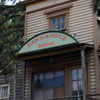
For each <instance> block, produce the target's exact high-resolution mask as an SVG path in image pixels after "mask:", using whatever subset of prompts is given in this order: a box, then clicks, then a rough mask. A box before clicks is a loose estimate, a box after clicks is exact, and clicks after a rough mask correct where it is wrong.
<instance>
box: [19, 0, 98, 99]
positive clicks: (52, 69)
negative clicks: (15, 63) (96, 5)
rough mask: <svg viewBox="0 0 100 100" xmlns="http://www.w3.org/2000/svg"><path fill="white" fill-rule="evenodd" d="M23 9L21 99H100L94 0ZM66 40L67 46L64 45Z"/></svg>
mask: <svg viewBox="0 0 100 100" xmlns="http://www.w3.org/2000/svg"><path fill="white" fill-rule="evenodd" d="M23 4H25V5H26V16H25V18H26V20H25V34H24V39H25V44H24V46H23V47H22V48H21V50H20V51H19V60H23V61H25V66H24V74H23V92H22V100H46V99H47V100H49V99H51V100H54V99H61V100H63V99H64V100H86V99H87V95H88V96H89V95H92V96H89V97H88V100H92V99H93V98H97V99H98V100H99V99H100V96H97V95H98V94H100V64H99V62H100V61H99V55H98V52H99V46H100V26H99V25H100V24H99V23H98V22H97V15H96V13H94V12H93V3H92V0H29V1H24V2H23ZM50 34H51V35H50ZM55 34H56V35H55ZM44 35H45V38H46V39H45V38H44ZM49 35H50V36H49ZM64 37H66V38H67V40H68V41H67V40H65V41H64V42H62V41H63V40H64ZM58 38H59V39H58ZM39 39H40V40H39ZM61 39H62V41H61ZM71 39H72V40H71ZM74 40H75V42H71V41H74ZM34 41H35V42H34ZM52 41H53V42H52ZM60 41H61V42H60ZM69 41H70V42H69ZM56 43H57V44H56ZM37 45H38V47H37ZM89 98H92V99H89Z"/></svg>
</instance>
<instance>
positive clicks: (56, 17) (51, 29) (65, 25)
mask: <svg viewBox="0 0 100 100" xmlns="http://www.w3.org/2000/svg"><path fill="white" fill-rule="evenodd" d="M61 17H65V29H60V30H59V31H64V30H66V29H67V23H66V22H67V20H66V15H65V14H64V15H59V16H56V17H52V18H50V30H52V20H53V19H56V20H57V19H58V18H61ZM61 24H63V23H60V25H61ZM56 25H58V23H56V24H55V26H56ZM52 31H53V30H52Z"/></svg>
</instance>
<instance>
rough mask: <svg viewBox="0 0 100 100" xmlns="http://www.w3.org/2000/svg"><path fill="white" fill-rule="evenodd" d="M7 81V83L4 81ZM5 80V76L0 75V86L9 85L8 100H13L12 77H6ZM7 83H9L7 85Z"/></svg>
mask: <svg viewBox="0 0 100 100" xmlns="http://www.w3.org/2000/svg"><path fill="white" fill-rule="evenodd" d="M6 80H7V81H6ZM6 80H5V75H3V74H2V75H0V85H4V84H10V97H9V100H14V76H13V75H7V76H6ZM7 82H9V83H7Z"/></svg>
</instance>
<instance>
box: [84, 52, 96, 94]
mask: <svg viewBox="0 0 100 100" xmlns="http://www.w3.org/2000/svg"><path fill="white" fill-rule="evenodd" d="M86 61H87V65H88V70H89V73H88V74H89V75H88V76H89V78H90V79H88V81H89V93H90V94H93V93H94V94H95V93H96V77H95V58H94V51H93V50H92V51H87V52H86Z"/></svg>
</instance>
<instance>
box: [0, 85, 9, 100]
mask: <svg viewBox="0 0 100 100" xmlns="http://www.w3.org/2000/svg"><path fill="white" fill-rule="evenodd" d="M6 86H8V97H3V98H2V88H3V87H6ZM0 87H1V88H0V91H1V95H0V100H3V99H9V96H10V84H3V85H1V86H0Z"/></svg>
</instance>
